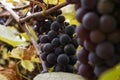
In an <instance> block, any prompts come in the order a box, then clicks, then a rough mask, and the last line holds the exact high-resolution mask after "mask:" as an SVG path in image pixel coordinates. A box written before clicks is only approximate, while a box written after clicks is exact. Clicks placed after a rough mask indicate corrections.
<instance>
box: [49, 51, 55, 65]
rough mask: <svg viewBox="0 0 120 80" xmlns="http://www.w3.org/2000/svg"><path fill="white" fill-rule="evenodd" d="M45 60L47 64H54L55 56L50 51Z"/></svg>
mask: <svg viewBox="0 0 120 80" xmlns="http://www.w3.org/2000/svg"><path fill="white" fill-rule="evenodd" d="M47 62H48V63H49V64H56V63H57V57H56V55H55V54H54V53H50V54H48V55H47Z"/></svg>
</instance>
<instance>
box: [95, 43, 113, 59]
mask: <svg viewBox="0 0 120 80" xmlns="http://www.w3.org/2000/svg"><path fill="white" fill-rule="evenodd" d="M114 53H115V49H114V46H113V44H111V43H110V42H102V43H99V44H98V45H97V46H96V54H97V56H98V57H100V58H102V59H109V58H111V57H113V56H114Z"/></svg>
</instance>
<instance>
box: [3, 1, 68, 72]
mask: <svg viewBox="0 0 120 80" xmlns="http://www.w3.org/2000/svg"><path fill="white" fill-rule="evenodd" d="M1 4H2V6H3V8H4V9H5V10H7V11H8V12H9V13H10V14H11V15H12V17H13V18H14V19H15V20H16V21H17V22H18V24H19V25H20V27H21V28H22V29H23V30H24V31H25V32H26V33H27V34H28V36H29V37H30V39H31V42H32V44H33V45H34V47H35V49H36V52H37V55H38V56H39V58H40V61H41V63H42V67H43V71H47V67H46V66H45V62H44V61H43V60H42V59H41V54H40V52H41V51H40V50H39V46H38V44H37V42H36V41H35V39H34V37H33V36H32V34H31V32H30V30H29V28H28V26H27V24H26V21H27V20H29V19H31V18H34V17H37V16H39V17H45V16H46V15H49V14H50V13H52V12H54V11H56V10H58V9H60V8H62V7H64V6H66V5H68V3H67V2H63V3H61V4H59V5H56V6H55V7H53V8H50V9H48V10H46V11H41V12H36V13H33V14H32V15H30V16H26V17H24V18H20V17H19V16H18V15H17V14H16V13H15V12H14V11H13V9H11V8H10V7H8V6H7V5H6V3H5V2H1ZM27 7H28V6H27ZM24 8H25V7H24ZM19 9H20V8H19Z"/></svg>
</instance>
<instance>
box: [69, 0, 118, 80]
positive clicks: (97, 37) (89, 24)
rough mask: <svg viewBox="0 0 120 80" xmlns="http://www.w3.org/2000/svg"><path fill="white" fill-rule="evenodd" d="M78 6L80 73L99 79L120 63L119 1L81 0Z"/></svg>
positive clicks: (90, 78)
mask: <svg viewBox="0 0 120 80" xmlns="http://www.w3.org/2000/svg"><path fill="white" fill-rule="evenodd" d="M67 1H68V2H69V1H72V0H67ZM77 5H79V7H77V8H76V19H77V20H78V21H79V22H80V25H79V26H78V27H77V28H76V34H77V38H78V39H77V40H78V44H79V45H81V46H82V48H80V49H79V50H78V51H77V58H78V62H77V70H78V73H79V74H80V75H82V76H84V77H86V78H88V79H89V80H93V79H95V80H96V79H97V78H98V77H99V76H100V75H101V74H102V73H103V72H104V71H106V70H107V69H109V68H111V67H113V66H115V65H116V64H118V63H119V62H120V58H119V57H120V28H119V26H120V23H119V21H120V10H119V8H120V1H119V0H80V2H79V3H77V4H76V6H77ZM80 6H81V7H80ZM95 77H96V78H95Z"/></svg>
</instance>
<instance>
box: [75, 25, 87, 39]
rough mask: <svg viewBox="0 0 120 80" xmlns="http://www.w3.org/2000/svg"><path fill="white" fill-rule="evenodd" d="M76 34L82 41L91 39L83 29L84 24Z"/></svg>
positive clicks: (77, 29) (78, 28)
mask: <svg viewBox="0 0 120 80" xmlns="http://www.w3.org/2000/svg"><path fill="white" fill-rule="evenodd" d="M76 34H77V36H78V37H79V38H80V40H81V41H84V40H87V39H88V38H89V32H88V31H87V30H86V29H85V28H84V27H83V25H82V24H80V26H79V27H77V28H76Z"/></svg>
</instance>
